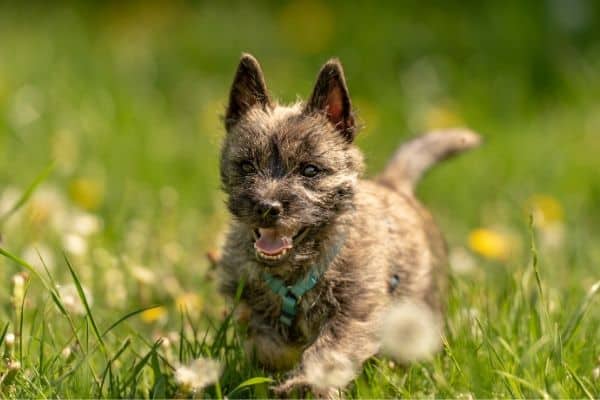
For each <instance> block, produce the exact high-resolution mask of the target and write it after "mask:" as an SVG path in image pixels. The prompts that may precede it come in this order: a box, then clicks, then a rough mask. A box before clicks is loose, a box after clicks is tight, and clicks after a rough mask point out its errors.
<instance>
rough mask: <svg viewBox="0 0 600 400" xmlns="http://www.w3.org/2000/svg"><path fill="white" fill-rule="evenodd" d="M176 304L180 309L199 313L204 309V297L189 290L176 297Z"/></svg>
mask: <svg viewBox="0 0 600 400" xmlns="http://www.w3.org/2000/svg"><path fill="white" fill-rule="evenodd" d="M175 304H176V305H177V309H178V310H183V311H186V312H189V313H194V314H195V313H199V312H200V311H201V310H202V305H203V304H202V298H201V297H200V296H198V294H196V293H193V292H189V293H183V294H181V295H179V296H178V297H177V298H176V299H175Z"/></svg>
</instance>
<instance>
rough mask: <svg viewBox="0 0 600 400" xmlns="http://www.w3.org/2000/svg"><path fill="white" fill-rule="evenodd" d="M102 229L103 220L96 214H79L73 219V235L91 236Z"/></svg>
mask: <svg viewBox="0 0 600 400" xmlns="http://www.w3.org/2000/svg"><path fill="white" fill-rule="evenodd" d="M100 229H102V220H101V219H100V218H99V217H97V216H95V215H94V214H90V213H85V212H78V213H77V214H75V215H74V216H73V217H72V220H71V232H72V233H75V234H78V235H81V236H90V235H93V234H95V233H97V232H98V231H100Z"/></svg>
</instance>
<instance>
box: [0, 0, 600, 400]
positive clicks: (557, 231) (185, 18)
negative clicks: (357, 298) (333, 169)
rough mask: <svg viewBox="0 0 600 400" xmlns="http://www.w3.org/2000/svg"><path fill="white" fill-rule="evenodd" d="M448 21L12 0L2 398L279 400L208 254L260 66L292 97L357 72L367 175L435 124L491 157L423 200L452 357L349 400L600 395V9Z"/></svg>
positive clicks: (1, 179) (352, 9) (298, 9)
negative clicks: (234, 139)
mask: <svg viewBox="0 0 600 400" xmlns="http://www.w3.org/2000/svg"><path fill="white" fill-rule="evenodd" d="M442 4H443V3H440V4H437V2H432V3H429V4H424V3H423V2H417V1H410V2H402V4H391V3H390V4H386V3H385V2H384V3H382V4H380V5H374V4H371V3H369V2H359V3H357V4H356V5H353V6H348V5H347V4H346V3H343V2H330V3H328V2H321V1H317V0H300V1H294V2H289V3H279V2H257V3H255V4H250V3H247V2H232V3H229V4H227V5H225V4H221V5H219V4H216V3H214V4H211V3H210V2H189V3H188V2H155V1H150V2H125V3H120V2H114V3H113V2H109V3H106V4H105V3H96V2H89V3H77V2H69V3H65V4H62V5H55V6H54V7H50V6H48V5H45V4H43V3H41V2H40V3H36V2H32V3H28V4H20V5H19V4H16V3H14V4H8V3H2V4H1V5H0V60H1V61H0V354H2V358H1V359H0V397H2V398H59V397H60V398H96V397H108V398H121V397H126V398H129V397H136V398H164V397H192V396H193V397H210V398H223V397H228V398H255V397H269V396H270V393H269V389H268V388H269V386H270V385H271V384H272V382H276V381H277V380H278V379H280V378H281V375H278V374H273V373H270V372H268V371H264V370H262V369H261V368H260V367H258V366H256V365H253V364H251V363H250V362H249V361H248V359H247V358H246V356H245V354H244V352H243V351H242V348H241V346H240V343H241V338H242V337H243V331H242V330H241V329H239V327H237V326H236V324H235V322H234V321H233V319H232V318H231V311H232V305H231V304H228V303H226V302H225V301H224V300H223V299H222V298H221V297H220V295H219V294H218V292H217V290H216V284H215V279H216V271H215V270H214V268H213V266H212V264H211V262H210V260H209V259H210V257H207V253H209V254H215V252H216V251H218V249H219V245H220V242H221V240H222V237H223V231H224V229H225V226H226V223H227V220H228V215H227V212H226V209H225V207H224V203H223V200H224V198H223V195H222V193H221V192H220V189H219V176H218V154H219V145H220V140H221V137H222V135H223V134H224V130H223V128H222V123H221V119H220V118H221V115H222V113H223V111H224V107H225V104H226V101H227V95H228V90H229V85H230V83H231V79H232V77H233V73H234V70H235V67H236V65H237V62H238V59H239V56H240V54H241V53H242V52H243V51H248V52H251V53H253V54H254V55H255V56H256V57H257V58H258V59H259V60H260V61H261V63H262V66H263V69H264V71H265V74H266V77H267V85H268V86H269V88H270V90H271V92H272V94H273V95H274V96H275V97H277V98H279V99H281V101H295V100H296V99H297V98H298V96H303V97H305V96H307V95H308V93H309V91H310V89H311V87H312V85H313V82H314V79H315V77H316V73H317V71H318V68H319V67H320V66H321V64H322V63H323V62H325V61H326V60H327V59H328V58H329V57H331V56H337V57H339V58H340V59H341V61H342V63H343V64H344V67H345V71H346V77H347V80H348V85H349V88H350V92H351V95H352V99H353V104H354V106H355V109H356V111H357V113H358V116H359V118H360V121H361V122H362V124H363V129H362V131H361V132H360V133H359V134H358V137H357V144H358V146H359V147H360V148H361V149H362V150H363V151H364V153H365V156H366V160H367V165H368V171H367V176H372V175H374V174H375V173H376V172H377V171H378V170H380V169H381V168H382V166H383V165H384V164H385V163H386V161H387V158H388V157H389V156H390V155H391V154H392V152H393V150H394V148H395V147H396V146H397V145H398V144H399V143H401V142H402V141H403V140H406V139H408V138H410V137H412V136H414V135H417V134H419V133H422V132H425V131H428V130H431V129H436V128H444V127H450V126H468V127H470V128H471V129H473V130H475V131H477V132H479V133H481V135H482V136H483V137H484V139H485V144H484V146H483V147H482V148H480V149H478V150H476V151H474V152H472V153H469V154H467V155H464V156H462V157H460V158H458V159H456V160H452V161H451V162H448V163H445V164H443V165H442V166H440V167H439V168H437V169H435V170H434V171H432V173H430V174H429V175H428V176H427V178H426V179H425V180H424V182H423V183H422V184H421V186H420V188H419V196H420V198H421V199H422V200H423V202H424V203H425V204H426V205H427V206H428V207H429V209H430V210H431V211H432V213H433V214H434V216H435V217H436V219H437V221H438V222H439V224H440V225H441V227H442V230H443V231H444V232H445V234H446V237H447V241H448V247H449V249H450V264H451V265H450V275H451V277H450V282H451V285H450V293H449V299H448V316H447V322H446V330H445V335H444V338H443V343H444V346H443V347H444V348H443V350H442V351H441V352H439V353H438V354H436V355H435V356H434V357H433V358H432V359H431V360H428V361H423V362H419V363H416V364H413V365H408V366H406V365H399V364H398V363H396V362H393V361H392V360H390V359H387V358H385V357H377V358H374V359H372V360H371V361H369V362H368V363H367V364H366V365H365V369H364V372H363V373H362V375H361V376H360V377H359V378H358V379H356V381H355V382H353V384H352V385H351V386H350V387H349V388H348V389H347V391H346V393H345V396H346V397H349V398H384V397H385V398H387V397H407V398H416V397H418V398H422V397H435V398H450V397H452V398H524V397H526V398H555V397H560V398H590V399H592V398H598V397H600V311H599V310H600V306H599V304H600V300H599V299H598V297H600V294H598V292H600V247H599V246H598V243H600V208H599V204H600V157H598V154H600V102H599V99H600V74H599V73H598V71H600V23H599V22H600V7H599V6H598V4H596V3H595V2H591V1H585V0H578V1H564V0H553V1H546V2H522V1H507V2H489V3H488V4H480V3H479V2H465V3H464V4H462V5H460V6H459V5H455V6H453V5H450V4H443V6H442ZM197 359H200V360H201V362H196V363H194V360H197ZM186 372H189V374H188V377H189V376H191V377H192V378H194V379H196V381H198V380H199V381H201V382H196V383H197V385H196V387H195V388H194V387H192V386H194V385H192V386H190V384H188V383H185V382H186V379H184V378H185V376H182V375H185V373H186ZM201 387H202V388H201ZM193 389H195V390H193Z"/></svg>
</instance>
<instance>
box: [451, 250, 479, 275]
mask: <svg viewBox="0 0 600 400" xmlns="http://www.w3.org/2000/svg"><path fill="white" fill-rule="evenodd" d="M448 258H449V260H450V267H451V268H452V271H454V272H456V273H457V274H460V275H467V274H469V273H471V272H473V271H474V270H475V260H474V259H473V256H472V255H471V253H469V252H468V251H467V250H466V249H465V248H464V247H455V248H453V249H452V250H451V251H450V255H449V257H448Z"/></svg>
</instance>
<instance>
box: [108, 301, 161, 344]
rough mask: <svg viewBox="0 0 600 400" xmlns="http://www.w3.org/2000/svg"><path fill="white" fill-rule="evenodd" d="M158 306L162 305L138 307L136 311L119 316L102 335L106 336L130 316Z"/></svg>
mask: <svg viewBox="0 0 600 400" xmlns="http://www.w3.org/2000/svg"><path fill="white" fill-rule="evenodd" d="M157 307H160V305H154V306H149V307H144V308H140V309H137V310H135V311H132V312H130V313H127V314H125V315H124V316H122V317H121V318H119V319H118V320H117V321H116V322H114V323H113V324H112V325H111V326H109V327H108V328H106V329H105V330H104V332H102V337H105V336H106V335H107V334H108V333H109V332H110V331H112V330H113V329H114V328H116V327H117V326H119V325H120V324H122V323H123V322H125V321H126V320H128V319H129V318H131V317H134V316H136V315H138V314H140V313H143V312H144V311H148V310H151V309H153V308H157Z"/></svg>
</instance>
